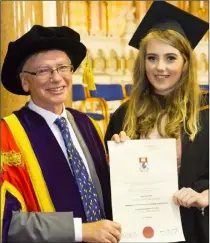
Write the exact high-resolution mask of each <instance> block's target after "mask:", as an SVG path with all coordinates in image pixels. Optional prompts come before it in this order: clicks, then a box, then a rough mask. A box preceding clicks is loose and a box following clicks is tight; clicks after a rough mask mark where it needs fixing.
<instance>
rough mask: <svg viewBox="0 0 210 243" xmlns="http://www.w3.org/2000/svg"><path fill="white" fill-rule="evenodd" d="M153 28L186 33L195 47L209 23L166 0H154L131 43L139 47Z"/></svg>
mask: <svg viewBox="0 0 210 243" xmlns="http://www.w3.org/2000/svg"><path fill="white" fill-rule="evenodd" d="M152 29H163V30H164V29H171V30H175V31H177V32H179V33H180V34H182V35H184V36H185V37H186V38H187V39H188V40H189V42H190V43H191V47H192V48H193V49H194V48H195V47H196V45H197V44H198V43H199V41H200V40H201V39H202V37H203V36H204V35H205V33H206V31H207V30H208V29H209V23H207V22H205V21H204V20H202V19H199V18H197V17H196V16H194V15H192V14H190V13H188V12H186V11H184V10H182V9H180V8H177V7H175V6H174V5H172V4H170V3H167V2H165V1H154V2H153V3H152V5H151V7H150V8H149V10H148V12H147V13H146V15H145V17H144V18H143V20H142V21H141V23H140V24H139V26H138V28H137V30H136V31H135V33H134V35H133V37H132V38H131V40H130V42H129V45H130V46H132V47H134V48H137V49H139V43H140V41H141V39H142V38H144V37H145V36H146V35H147V33H148V32H149V31H150V30H152Z"/></svg>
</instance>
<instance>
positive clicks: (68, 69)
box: [22, 65, 74, 79]
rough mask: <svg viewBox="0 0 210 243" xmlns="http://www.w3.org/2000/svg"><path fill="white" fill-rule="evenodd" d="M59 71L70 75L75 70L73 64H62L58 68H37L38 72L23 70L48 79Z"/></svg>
mask: <svg viewBox="0 0 210 243" xmlns="http://www.w3.org/2000/svg"><path fill="white" fill-rule="evenodd" d="M54 71H57V72H58V73H59V74H60V75H61V76H62V77H65V76H69V75H70V74H72V73H73V72H74V67H73V65H70V66H68V65H62V66H59V67H57V68H41V69H39V70H37V71H36V72H29V71H25V70H24V71H22V72H23V73H28V74H31V75H35V76H37V77H38V78H43V79H47V78H50V77H51V76H52V75H53V72H54Z"/></svg>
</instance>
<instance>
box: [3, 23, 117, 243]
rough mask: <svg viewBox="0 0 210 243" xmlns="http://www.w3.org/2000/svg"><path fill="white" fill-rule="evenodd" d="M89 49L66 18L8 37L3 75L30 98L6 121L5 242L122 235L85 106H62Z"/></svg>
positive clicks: (102, 239) (108, 239)
mask: <svg viewBox="0 0 210 243" xmlns="http://www.w3.org/2000/svg"><path fill="white" fill-rule="evenodd" d="M85 55H86V47H85V46H84V45H83V44H82V43H81V42H80V36H79V34H78V33H77V32H75V31H74V30H72V29H70V28H68V27H64V26H63V27H47V28H46V27H42V26H39V25H35V26H33V27H32V29H31V30H30V31H29V32H27V33H26V34H25V35H23V36H22V37H21V38H19V39H18V40H16V41H15V42H10V43H9V47H8V51H7V55H6V57H5V60H4V63H3V68H2V77H1V78H2V83H3V85H4V87H5V88H6V89H7V90H9V91H10V92H12V93H14V94H17V95H29V94H30V95H31V99H30V101H29V103H28V104H26V106H25V107H22V108H21V109H20V110H18V111H15V112H14V113H13V114H11V115H10V116H8V117H5V118H3V120H2V122H1V128H2V138H1V141H2V151H1V152H2V164H3V165H2V174H1V200H2V203H1V213H2V214H1V215H2V217H1V220H2V224H1V225H2V242H4V243H5V242H74V241H76V242H81V241H85V242H118V241H119V240H120V235H121V227H120V225H119V224H118V223H115V222H113V221H111V218H112V216H111V200H110V182H109V172H108V166H107V163H106V157H105V152H104V149H103V145H102V143H101V140H100V138H99V136H98V134H97V131H96V130H95V127H94V125H93V123H92V122H91V120H90V119H89V118H88V117H87V116H86V115H85V114H83V113H80V112H79V111H76V110H73V109H66V108H65V106H64V101H65V100H66V98H67V94H68V93H69V92H70V88H71V85H72V73H73V72H74V71H75V70H76V69H77V67H78V66H79V65H80V63H81V62H82V60H83V59H84V57H85Z"/></svg>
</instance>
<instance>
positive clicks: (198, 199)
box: [173, 187, 209, 208]
mask: <svg viewBox="0 0 210 243" xmlns="http://www.w3.org/2000/svg"><path fill="white" fill-rule="evenodd" d="M208 194H209V190H205V191H203V192H202V193H198V192H196V191H194V190H193V189H192V188H185V187H183V188H182V189H180V190H179V191H177V192H176V193H174V195H173V201H174V203H175V204H176V205H178V206H183V207H186V208H190V207H197V208H205V207H207V206H208V205H209V196H208Z"/></svg>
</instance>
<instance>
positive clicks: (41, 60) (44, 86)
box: [20, 50, 72, 113]
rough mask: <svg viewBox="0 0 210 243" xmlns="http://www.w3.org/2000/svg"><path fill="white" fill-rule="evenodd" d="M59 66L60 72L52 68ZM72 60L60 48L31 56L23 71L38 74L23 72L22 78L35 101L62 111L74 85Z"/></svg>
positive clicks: (40, 104)
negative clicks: (32, 73)
mask: <svg viewBox="0 0 210 243" xmlns="http://www.w3.org/2000/svg"><path fill="white" fill-rule="evenodd" d="M56 68H59V70H60V71H59V72H58V71H57V70H54V71H53V72H50V71H51V70H52V69H56ZM70 70H71V61H70V59H69V57H68V56H67V54H66V53H65V52H63V51H60V50H50V51H46V52H40V53H38V54H35V55H33V56H31V57H30V58H29V59H28V60H27V61H26V63H25V65H24V67H23V71H28V72H35V73H37V71H38V74H37V75H31V74H28V73H21V74H20V78H21V81H22V86H23V89H24V91H25V92H30V94H31V98H32V100H33V102H34V103H35V104H36V105H38V106H40V107H42V108H44V109H46V110H49V111H52V112H54V113H61V112H62V106H63V103H64V101H65V100H66V98H67V95H68V94H69V92H70V89H71V85H72V72H71V71H70Z"/></svg>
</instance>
